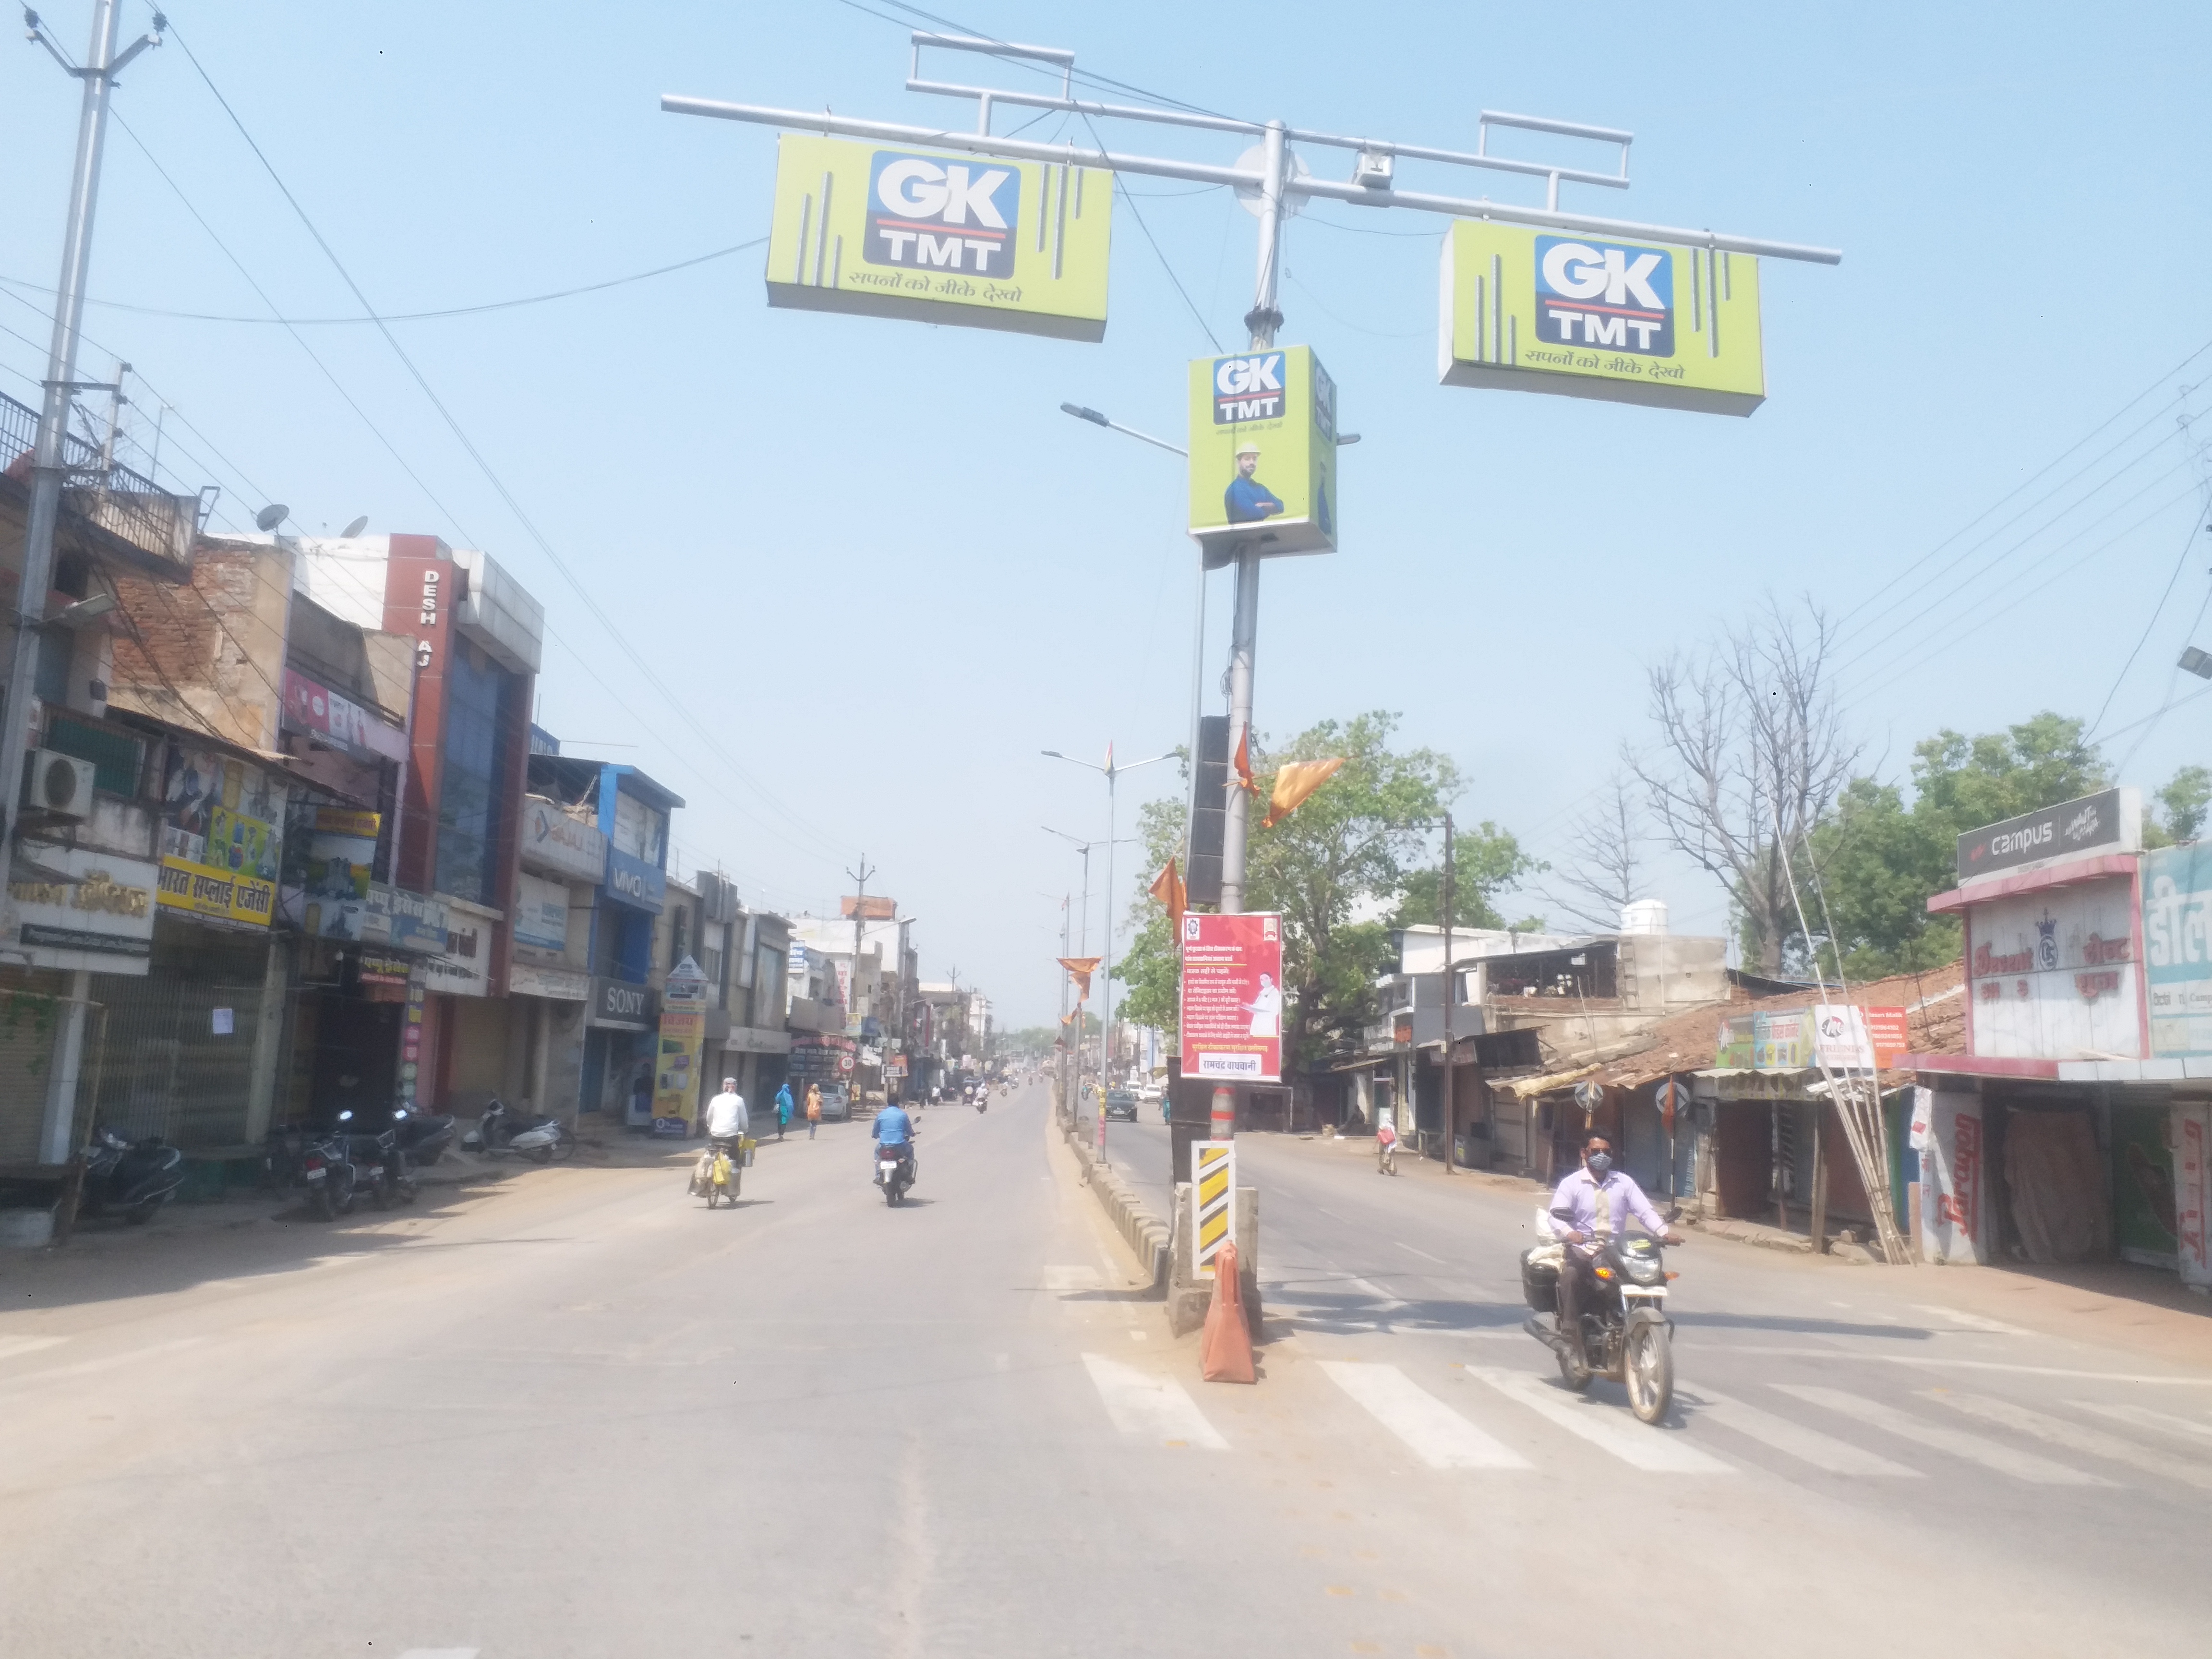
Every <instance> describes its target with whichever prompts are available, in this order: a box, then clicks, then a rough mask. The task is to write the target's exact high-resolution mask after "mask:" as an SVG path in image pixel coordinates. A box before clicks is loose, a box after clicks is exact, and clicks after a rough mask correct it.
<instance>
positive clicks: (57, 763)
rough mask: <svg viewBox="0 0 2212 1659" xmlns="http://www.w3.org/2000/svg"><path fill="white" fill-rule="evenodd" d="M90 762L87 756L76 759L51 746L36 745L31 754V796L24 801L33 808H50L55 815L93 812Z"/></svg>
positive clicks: (46, 809)
mask: <svg viewBox="0 0 2212 1659" xmlns="http://www.w3.org/2000/svg"><path fill="white" fill-rule="evenodd" d="M92 778H93V765H92V763H91V762H90V761H88V760H79V759H78V758H77V757H76V756H75V755H64V754H60V753H58V752H57V751H55V750H52V749H39V750H33V751H32V754H31V779H30V782H31V787H30V799H29V801H28V802H27V805H29V806H30V808H31V809H32V810H33V811H40V812H52V813H53V814H54V815H55V816H56V817H64V818H88V817H91V816H92Z"/></svg>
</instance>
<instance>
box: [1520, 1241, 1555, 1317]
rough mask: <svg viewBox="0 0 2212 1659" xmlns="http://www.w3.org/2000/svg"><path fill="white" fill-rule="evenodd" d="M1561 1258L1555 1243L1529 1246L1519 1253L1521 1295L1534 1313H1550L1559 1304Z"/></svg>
mask: <svg viewBox="0 0 2212 1659" xmlns="http://www.w3.org/2000/svg"><path fill="white" fill-rule="evenodd" d="M1564 1255H1565V1253H1564V1251H1563V1250H1562V1249H1561V1247H1560V1246H1559V1244H1558V1243H1546V1244H1535V1245H1531V1246H1530V1247H1529V1248H1528V1249H1525V1250H1523V1251H1522V1252H1521V1295H1522V1299H1523V1300H1525V1301H1526V1302H1527V1303H1528V1306H1529V1307H1530V1309H1531V1310H1534V1311H1535V1312H1537V1313H1551V1312H1553V1311H1554V1310H1556V1309H1557V1308H1558V1307H1559V1266H1560V1263H1561V1261H1563V1260H1564Z"/></svg>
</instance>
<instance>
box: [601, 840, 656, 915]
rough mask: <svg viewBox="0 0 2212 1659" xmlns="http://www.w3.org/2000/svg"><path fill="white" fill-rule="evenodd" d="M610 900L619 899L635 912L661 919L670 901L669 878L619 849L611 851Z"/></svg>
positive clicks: (609, 865) (608, 874)
mask: <svg viewBox="0 0 2212 1659" xmlns="http://www.w3.org/2000/svg"><path fill="white" fill-rule="evenodd" d="M605 886H606V890H607V896H608V897H609V898H612V899H619V900H621V901H622V902H623V903H624V904H627V905H629V907H630V908H632V909H634V910H650V911H652V912H653V915H659V914H660V911H661V907H662V906H663V905H664V904H665V902H666V901H667V898H668V878H667V877H666V876H665V875H664V874H663V873H662V872H660V870H659V867H658V866H654V865H650V864H647V863H646V862H645V860H642V859H635V858H632V857H631V856H630V855H629V854H627V853H625V852H623V851H622V850H620V849H619V848H616V847H613V846H610V847H609V848H607V869H606V876H605Z"/></svg>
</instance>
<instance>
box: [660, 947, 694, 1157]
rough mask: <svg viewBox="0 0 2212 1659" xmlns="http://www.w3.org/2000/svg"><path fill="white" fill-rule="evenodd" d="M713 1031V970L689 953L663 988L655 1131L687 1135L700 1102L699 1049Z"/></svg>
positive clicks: (665, 1133)
mask: <svg viewBox="0 0 2212 1659" xmlns="http://www.w3.org/2000/svg"><path fill="white" fill-rule="evenodd" d="M706 1036H707V976H706V975H704V974H702V973H701V972H700V971H699V964H698V963H696V962H694V961H692V960H691V958H690V957H684V960H683V961H681V962H679V963H677V964H676V966H675V968H674V969H673V970H671V972H670V974H669V975H668V982H667V984H666V985H665V987H663V988H662V990H661V994H660V1036H659V1042H658V1043H657V1044H656V1045H655V1053H654V1056H653V1133H655V1134H657V1135H674V1136H679V1137H680V1136H684V1135H688V1134H690V1133H691V1119H692V1116H693V1115H694V1114H695V1113H696V1111H697V1110H698V1106H699V1051H700V1048H702V1045H703V1044H704V1043H705V1042H706Z"/></svg>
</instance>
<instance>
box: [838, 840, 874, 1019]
mask: <svg viewBox="0 0 2212 1659" xmlns="http://www.w3.org/2000/svg"><path fill="white" fill-rule="evenodd" d="M880 868H881V866H877V867H876V868H875V869H871V868H870V867H869V865H868V855H867V854H866V853H863V854H860V868H859V869H858V870H850V869H848V870H847V871H846V872H845V873H846V874H847V875H848V876H850V877H852V878H853V881H854V897H853V988H852V993H851V995H852V1006H850V1007H848V1009H846V1010H845V1018H848V1020H851V1021H852V1022H853V1023H854V1024H859V1023H860V930H861V929H862V928H863V927H866V926H867V908H868V903H867V900H868V878H869V877H871V876H872V875H875V874H876V873H877V872H878V870H879V869H880ZM869 1006H874V1001H873V999H871V1000H870V1005H869Z"/></svg>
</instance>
